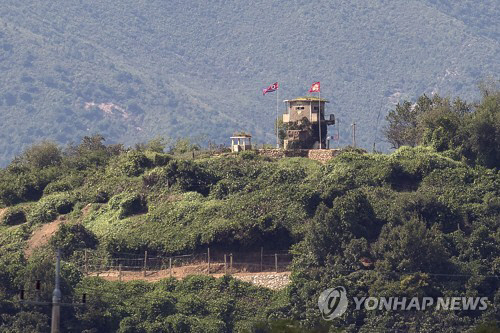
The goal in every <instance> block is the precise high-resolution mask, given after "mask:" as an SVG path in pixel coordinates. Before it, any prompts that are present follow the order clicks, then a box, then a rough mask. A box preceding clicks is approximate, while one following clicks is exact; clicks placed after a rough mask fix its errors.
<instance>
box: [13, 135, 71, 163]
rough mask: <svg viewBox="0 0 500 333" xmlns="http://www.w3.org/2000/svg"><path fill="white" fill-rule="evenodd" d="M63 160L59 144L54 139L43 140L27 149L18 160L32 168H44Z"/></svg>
mask: <svg viewBox="0 0 500 333" xmlns="http://www.w3.org/2000/svg"><path fill="white" fill-rule="evenodd" d="M61 160H62V156H61V149H60V148H59V146H58V145H57V144H56V143H55V142H52V141H42V142H40V143H37V144H34V145H32V146H31V147H30V148H28V149H26V150H25V151H24V153H23V154H22V155H21V157H20V158H19V159H18V160H17V162H19V163H20V164H22V165H25V166H27V167H29V168H32V169H43V168H47V167H51V166H56V165H59V164H60V163H61ZM14 163H15V162H14Z"/></svg>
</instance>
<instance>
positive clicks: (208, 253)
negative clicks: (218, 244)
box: [207, 248, 210, 274]
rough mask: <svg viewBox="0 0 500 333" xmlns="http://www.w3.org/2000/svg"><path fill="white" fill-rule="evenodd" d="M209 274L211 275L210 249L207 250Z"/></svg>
mask: <svg viewBox="0 0 500 333" xmlns="http://www.w3.org/2000/svg"><path fill="white" fill-rule="evenodd" d="M207 258H208V274H210V248H207Z"/></svg>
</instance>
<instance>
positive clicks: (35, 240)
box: [24, 216, 66, 258]
mask: <svg viewBox="0 0 500 333" xmlns="http://www.w3.org/2000/svg"><path fill="white" fill-rule="evenodd" d="M65 221H66V217H64V216H59V217H58V218H57V219H55V220H54V221H52V222H50V223H46V224H43V225H41V226H40V227H39V228H38V229H36V230H35V231H33V234H32V235H31V237H30V239H29V240H28V242H27V245H26V248H25V249H24V255H25V256H26V258H29V257H30V256H31V254H32V253H33V250H35V249H36V248H37V247H40V246H42V245H45V244H47V243H48V242H49V240H50V239H51V238H52V236H53V235H54V234H55V233H56V231H57V230H58V229H59V226H60V225H61V224H63V223H64V222H65Z"/></svg>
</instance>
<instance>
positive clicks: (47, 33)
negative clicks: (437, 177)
mask: <svg viewBox="0 0 500 333" xmlns="http://www.w3.org/2000/svg"><path fill="white" fill-rule="evenodd" d="M499 15H500V4H499V3H498V1H494V0H486V1H482V2H481V4H477V3H475V2H472V1H461V2H460V4H458V3H456V2H452V1H445V0H442V1H437V0H434V1H432V0H428V1H416V0H414V1H402V0H394V1H384V0H370V1H364V2H363V3H358V4H356V3H352V2H351V1H342V0H336V1H323V0H318V1H315V2H311V1H302V0H295V1H288V2H286V3H283V2H279V1H254V2H252V3H251V4H249V3H247V2H244V1H234V2H231V3H227V2H223V1H211V2H210V3H206V2H202V1H192V2H183V1H176V0H173V1H168V2H167V3H165V2H163V1H144V0H139V1H129V0H124V1H120V2H114V3H104V2H103V3H90V2H87V1H76V0H75V1H61V0H56V1H50V2H44V1H28V2H18V1H13V0H5V1H3V5H2V7H1V8H0V68H1V73H2V75H1V77H0V89H1V90H0V126H1V132H0V165H5V164H7V163H8V162H9V160H11V159H12V157H13V156H15V155H16V154H18V153H19V152H20V151H22V149H23V148H24V147H26V146H27V145H30V144H32V143H33V142H35V141H37V140H41V139H53V140H56V141H57V142H59V143H61V144H66V143H69V142H74V141H78V140H79V139H80V138H81V137H82V136H84V135H88V134H92V133H96V132H98V133H101V134H103V135H104V136H105V137H106V138H107V139H108V142H125V143H126V144H134V143H136V142H140V141H145V140H147V139H149V138H152V137H154V136H156V135H162V136H171V137H185V136H189V137H197V138H199V139H200V140H203V142H201V143H206V142H208V140H210V141H212V142H217V143H227V142H228V137H229V136H230V135H231V134H232V133H233V132H234V131H236V130H245V131H248V132H251V133H252V134H253V135H254V138H255V141H256V142H258V143H272V142H273V126H274V118H275V112H276V109H275V108H276V106H275V104H276V100H275V96H272V95H266V96H262V95H261V89H262V88H264V87H266V86H267V85H268V84H270V83H272V82H274V81H279V82H280V84H281V88H280V91H279V98H280V100H282V99H285V98H293V97H296V96H300V95H304V94H305V93H306V92H307V89H308V87H309V85H310V84H311V83H312V82H314V81H321V83H322V97H323V96H324V97H326V98H328V99H330V100H331V103H330V104H329V106H328V107H329V112H332V113H335V114H336V116H337V119H339V120H340V140H341V142H340V144H341V145H344V144H347V143H349V141H350V139H349V137H350V126H349V124H350V123H351V122H353V121H356V123H357V124H358V127H357V128H358V129H359V130H358V133H357V135H358V137H359V141H358V143H359V144H360V145H361V146H363V147H365V148H371V147H372V145H373V143H374V142H376V143H377V148H379V149H380V148H387V144H384V143H382V142H381V141H382V135H381V133H380V129H381V127H382V125H383V124H382V121H381V119H383V116H384V115H385V113H386V112H387V110H388V109H389V108H390V107H391V105H392V104H393V103H395V102H397V101H399V100H400V99H401V98H415V97H416V96H418V95H421V94H423V93H429V94H430V93H433V92H438V93H439V94H441V95H445V96H460V97H462V98H466V99H468V100H474V99H475V98H476V97H477V94H478V91H477V83H478V82H479V81H480V80H482V79H484V78H486V77H489V76H491V77H493V78H498V77H499V73H500V62H499V59H500V35H499V31H500V29H499V28H500V27H499V25H500V23H499V21H498V16H499ZM280 108H281V109H283V108H284V107H283V105H282V104H281V103H280ZM379 114H380V116H379ZM377 119H379V121H377ZM201 138H203V139H201Z"/></svg>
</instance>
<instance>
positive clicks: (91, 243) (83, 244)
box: [50, 224, 98, 257]
mask: <svg viewBox="0 0 500 333" xmlns="http://www.w3.org/2000/svg"><path fill="white" fill-rule="evenodd" d="M97 244H98V240H97V237H96V236H95V235H94V234H93V233H92V232H91V231H89V230H87V229H86V228H85V227H84V226H83V225H81V224H73V225H67V224H63V225H61V226H60V227H59V230H57V232H56V233H55V234H54V236H53V237H52V238H51V239H50V245H51V246H52V248H54V249H58V248H59V249H60V250H61V254H62V255H63V256H64V257H69V256H71V255H72V254H73V252H75V251H76V250H80V249H85V248H92V249H95V248H96V246H97Z"/></svg>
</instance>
